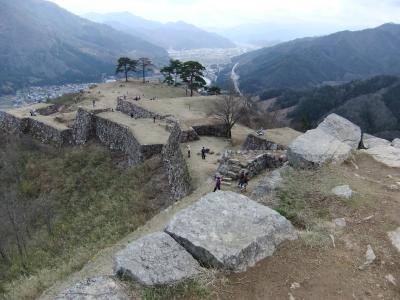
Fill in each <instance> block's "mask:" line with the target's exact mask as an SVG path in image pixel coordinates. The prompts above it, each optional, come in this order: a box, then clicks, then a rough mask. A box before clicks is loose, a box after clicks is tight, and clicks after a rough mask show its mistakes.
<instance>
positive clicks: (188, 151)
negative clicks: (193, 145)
mask: <svg viewBox="0 0 400 300" xmlns="http://www.w3.org/2000/svg"><path fill="white" fill-rule="evenodd" d="M186 149H187V154H188V158H190V145H187V146H186Z"/></svg>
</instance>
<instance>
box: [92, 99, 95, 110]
mask: <svg viewBox="0 0 400 300" xmlns="http://www.w3.org/2000/svg"><path fill="white" fill-rule="evenodd" d="M92 104H93V108H94V107H95V106H96V99H93V100H92Z"/></svg>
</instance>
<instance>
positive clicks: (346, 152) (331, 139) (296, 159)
mask: <svg viewBox="0 0 400 300" xmlns="http://www.w3.org/2000/svg"><path fill="white" fill-rule="evenodd" d="M360 141H361V129H360V127H358V126H356V125H354V124H353V123H351V122H350V121H348V120H346V119H344V118H342V117H340V116H338V115H336V114H331V115H329V116H328V117H327V118H326V119H325V120H324V121H323V122H322V123H321V124H320V125H319V126H318V127H317V128H316V129H314V130H309V131H307V132H306V133H305V134H303V135H301V136H299V137H298V138H297V139H295V140H294V141H293V142H292V144H290V145H289V149H288V154H287V155H288V159H289V162H290V164H291V165H292V166H294V167H300V168H306V167H312V166H322V165H324V164H326V163H333V164H341V163H343V162H344V161H345V160H346V159H347V158H349V156H350V155H351V151H352V150H355V149H357V148H358V146H359V144H360Z"/></svg>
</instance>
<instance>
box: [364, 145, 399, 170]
mask: <svg viewBox="0 0 400 300" xmlns="http://www.w3.org/2000/svg"><path fill="white" fill-rule="evenodd" d="M366 152H367V153H368V154H370V155H371V156H372V157H373V158H374V159H375V160H376V161H379V162H380V163H382V164H384V165H386V166H388V167H390V168H400V148H395V147H392V146H377V147H374V148H371V149H368V150H366Z"/></svg>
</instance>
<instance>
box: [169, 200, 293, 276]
mask: <svg viewBox="0 0 400 300" xmlns="http://www.w3.org/2000/svg"><path fill="white" fill-rule="evenodd" d="M165 231H166V232H167V233H168V234H170V235H171V236H172V237H173V238H175V239H176V240H177V241H178V242H179V243H180V244H181V245H183V246H184V247H185V248H186V250H188V251H189V252H190V253H191V254H192V255H193V256H194V257H195V258H197V259H198V260H199V261H200V262H202V263H203V264H204V265H206V266H209V267H215V268H219V269H223V270H227V271H245V270H246V268H247V267H249V266H253V265H254V264H255V263H256V262H258V261H259V260H261V259H263V258H265V257H268V256H271V255H272V254H273V253H274V252H275V250H276V249H277V247H278V246H279V245H280V244H281V243H282V242H284V241H286V240H295V239H297V233H296V230H295V229H294V227H293V226H292V224H291V223H290V222H289V221H288V220H286V219H285V218H284V217H282V216H281V215H280V214H278V213H277V212H276V211H274V210H272V209H270V208H268V207H266V206H263V205H260V204H258V203H256V202H254V201H252V200H250V199H249V198H247V197H245V196H243V195H239V194H237V193H233V192H217V193H210V194H208V195H206V196H204V197H203V198H201V199H200V200H199V201H198V202H197V203H196V204H194V205H192V206H191V207H189V208H187V209H184V210H183V211H181V212H179V213H178V214H177V215H175V216H174V217H173V219H172V220H171V222H170V223H169V224H168V226H167V227H166V229H165Z"/></svg>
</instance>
